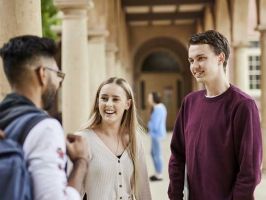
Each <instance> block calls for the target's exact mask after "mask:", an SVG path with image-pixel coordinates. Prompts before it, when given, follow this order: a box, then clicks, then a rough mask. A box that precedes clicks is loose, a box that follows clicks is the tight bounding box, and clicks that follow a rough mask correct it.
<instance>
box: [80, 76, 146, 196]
mask: <svg viewBox="0 0 266 200" xmlns="http://www.w3.org/2000/svg"><path fill="white" fill-rule="evenodd" d="M111 83H115V84H117V85H118V86H120V87H121V88H123V89H124V91H125V92H126V95H127V99H130V100H131V105H130V108H129V109H128V110H125V111H124V114H123V117H122V121H121V126H120V130H119V133H120V134H123V133H128V134H129V144H128V151H129V155H130V157H131V159H132V162H133V168H134V174H133V180H132V181H133V185H132V186H133V191H134V193H135V195H136V194H137V191H136V190H137V187H136V184H137V179H138V178H139V177H138V165H139V164H138V159H137V157H138V155H137V134H138V133H139V132H141V131H142V130H143V129H142V128H141V126H140V125H139V123H138V120H137V112H136V106H135V99H134V95H133V91H132V89H131V87H130V85H129V84H128V82H127V81H126V80H124V79H122V78H117V77H111V78H109V79H107V80H105V81H104V82H102V83H101V85H100V86H99V88H98V90H97V93H96V97H95V99H94V104H93V108H92V111H91V113H90V117H89V121H88V122H87V124H86V125H85V129H94V128H96V127H98V126H99V125H100V124H101V121H102V117H101V115H100V111H99V95H100V91H101V89H102V87H103V86H104V85H107V84H111Z"/></svg>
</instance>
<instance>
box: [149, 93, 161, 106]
mask: <svg viewBox="0 0 266 200" xmlns="http://www.w3.org/2000/svg"><path fill="white" fill-rule="evenodd" d="M151 95H152V99H153V102H154V103H156V104H158V103H161V96H160V94H159V93H158V92H151Z"/></svg>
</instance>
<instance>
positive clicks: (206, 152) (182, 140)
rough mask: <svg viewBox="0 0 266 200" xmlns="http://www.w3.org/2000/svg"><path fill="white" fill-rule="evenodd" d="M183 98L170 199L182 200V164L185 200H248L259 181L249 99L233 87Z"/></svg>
mask: <svg viewBox="0 0 266 200" xmlns="http://www.w3.org/2000/svg"><path fill="white" fill-rule="evenodd" d="M205 94H206V91H205V90H202V91H198V92H193V93H190V94H189V95H188V96H186V97H185V99H184V102H183V104H182V107H181V110H180V112H179V114H178V117H177V120H176V124H175V128H174V133H173V137H172V141H171V152H172V154H171V158H170V162H169V177H170V185H169V188H168V195H169V198H170V199H171V200H182V199H183V188H184V168H185V164H186V165H187V176H188V183H189V200H252V199H254V198H253V193H254V190H255V187H256V185H257V184H258V183H259V182H260V179H261V168H260V167H261V162H262V136H261V129H260V120H259V113H258V109H257V107H256V104H255V102H254V100H252V98H251V97H250V96H248V95H247V94H245V93H243V92H242V91H240V90H239V89H238V88H236V87H234V86H232V85H231V86H230V88H229V89H228V90H227V91H225V92H224V93H223V94H221V95H219V96H217V97H213V98H207V97H206V96H205Z"/></svg>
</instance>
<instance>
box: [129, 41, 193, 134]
mask: <svg viewBox="0 0 266 200" xmlns="http://www.w3.org/2000/svg"><path fill="white" fill-rule="evenodd" d="M134 74H135V80H136V83H137V84H136V86H135V90H136V92H137V93H136V94H137V104H138V108H139V110H140V115H141V118H142V120H143V122H144V125H145V124H147V122H148V119H149V115H150V107H149V105H148V104H147V96H148V94H149V93H150V92H152V91H157V92H159V93H160V94H161V97H162V102H163V103H164V104H165V105H166V108H167V112H168V115H167V128H168V129H169V130H171V129H172V128H173V126H174V121H175V118H176V114H177V112H178V110H179V108H180V105H181V102H182V99H183V97H184V95H185V94H187V93H188V92H189V91H191V87H192V81H191V75H190V71H189V64H188V62H187V50H186V49H185V48H184V47H183V46H182V45H181V44H180V43H179V42H177V41H176V40H173V39H170V38H157V39H153V40H150V41H148V42H146V43H144V44H143V45H142V47H141V48H139V50H138V51H137V53H136V55H135V71H134Z"/></svg>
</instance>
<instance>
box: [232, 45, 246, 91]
mask: <svg viewBox="0 0 266 200" xmlns="http://www.w3.org/2000/svg"><path fill="white" fill-rule="evenodd" d="M233 46H234V82H235V84H236V85H237V86H238V87H239V88H240V89H242V90H243V91H245V92H247V93H248V90H249V81H248V80H249V77H248V73H249V71H248V70H249V69H248V57H247V49H248V45H247V44H244V43H239V44H236V45H233Z"/></svg>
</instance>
